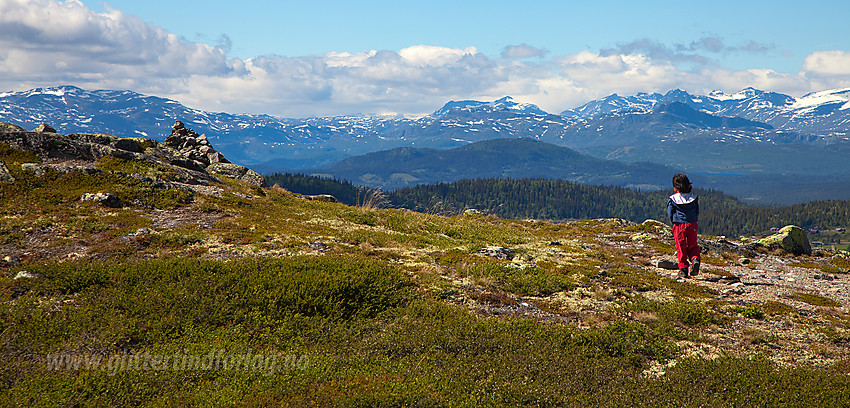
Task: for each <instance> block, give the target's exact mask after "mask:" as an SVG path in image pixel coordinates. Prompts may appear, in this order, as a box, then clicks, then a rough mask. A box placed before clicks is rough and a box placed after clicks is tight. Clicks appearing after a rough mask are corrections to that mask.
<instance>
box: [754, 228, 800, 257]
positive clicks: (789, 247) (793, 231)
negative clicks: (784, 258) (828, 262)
mask: <svg viewBox="0 0 850 408" xmlns="http://www.w3.org/2000/svg"><path fill="white" fill-rule="evenodd" d="M757 243H758V244H759V245H763V246H765V247H767V248H769V249H782V250H783V251H785V252H788V253H791V254H794V255H801V254H807V255H810V254H811V253H812V245H811V244H810V243H809V238H808V236H807V235H806V231H805V230H803V229H802V228H800V227H798V226H796V225H787V226H785V227H783V228H782V229H780V230H779V232H778V233H776V234H773V235H771V236H769V237H766V238H762V239H760V240H758V241H757Z"/></svg>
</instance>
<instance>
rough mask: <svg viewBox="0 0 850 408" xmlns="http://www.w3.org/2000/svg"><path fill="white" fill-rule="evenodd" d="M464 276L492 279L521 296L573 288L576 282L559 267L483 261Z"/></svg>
mask: <svg viewBox="0 0 850 408" xmlns="http://www.w3.org/2000/svg"><path fill="white" fill-rule="evenodd" d="M461 274H462V275H463V276H470V277H472V278H473V279H477V280H483V281H491V282H493V284H494V286H495V287H497V288H499V289H501V290H504V291H506V292H509V293H513V294H517V295H520V296H547V295H550V294H552V293H555V292H560V291H563V290H572V289H575V287H576V282H575V280H573V279H572V278H570V277H569V276H567V275H566V274H564V273H562V272H560V271H558V270H557V269H543V268H540V267H537V266H527V267H518V266H514V265H511V264H502V263H496V262H483V263H481V264H477V265H471V266H469V267H468V268H466V270H465V271H461Z"/></svg>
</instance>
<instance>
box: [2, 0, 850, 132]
mask: <svg viewBox="0 0 850 408" xmlns="http://www.w3.org/2000/svg"><path fill="white" fill-rule="evenodd" d="M848 19H850V1H847V0H808V1H801V0H795V1H786V0H770V1H762V0H747V1H741V0H734V1H726V0H714V1H700V2H695V1H682V0H679V1H653V0H644V1H626V0H620V1H611V0H594V1H586V0H583V1H571V0H560V1H555V0H525V1H516V0H513V1H502V0H490V1H479V0H466V1H464V0H452V1H449V0H428V1H417V2H413V1H404V0H393V1H384V0H380V1H351V0H348V1H341V0H311V1H304V0H300V1H289V0H279V1H261V0H240V1H235V2H233V1H226V2H225V1H221V2H216V1H210V0H205V1H200V0H185V1H183V0H170V1H165V0H145V1H139V0H107V1H101V0H96V1H94V0H92V1H90V0H85V1H78V0H68V1H57V0H0V92H2V91H23V90H28V89H32V88H36V87H46V86H58V85H74V86H78V87H81V88H85V89H120V90H125V89H126V90H132V91H135V92H140V93H144V94H148V95H155V96H160V97H165V98H171V99H175V100H177V101H180V102H181V103H183V104H184V105H187V106H189V107H192V108H196V109H203V110H209V111H225V112H230V113H254V114H271V115H275V116H281V117H310V116H335V115H352V114H369V115H393V114H399V115H405V116H412V117H415V116H422V115H426V114H429V113H431V112H433V111H435V110H437V109H439V108H440V107H441V106H442V105H443V104H445V103H446V102H448V101H451V100H469V99H472V100H480V101H492V100H496V99H499V98H501V97H503V96H511V97H513V98H514V100H515V101H518V102H527V103H533V104H536V105H538V106H539V107H540V108H542V109H544V110H546V111H548V112H552V113H559V112H561V111H563V110H565V109H570V108H574V107H577V106H580V105H582V104H584V103H586V102H588V101H590V100H593V99H598V98H603V97H605V96H608V95H610V94H612V93H617V94H620V95H634V94H637V93H639V92H661V93H664V92H667V91H669V90H671V89H683V90H686V91H688V92H691V93H695V94H707V93H709V92H711V91H714V90H720V91H723V92H727V93H734V92H737V91H739V90H741V89H744V88H747V87H754V88H757V89H762V90H766V91H773V92H781V93H785V94H788V95H792V96H795V97H800V96H803V95H805V94H806V93H809V92H814V91H822V90H827V89H836V88H847V87H850V35H847V34H848V29H847V27H848V25H847V21H848Z"/></svg>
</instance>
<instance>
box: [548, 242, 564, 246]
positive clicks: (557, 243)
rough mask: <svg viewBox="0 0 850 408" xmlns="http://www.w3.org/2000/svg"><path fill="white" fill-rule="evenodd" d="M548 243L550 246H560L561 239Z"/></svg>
mask: <svg viewBox="0 0 850 408" xmlns="http://www.w3.org/2000/svg"><path fill="white" fill-rule="evenodd" d="M549 245H551V246H561V245H563V244H561V241H552V242H550V243H549Z"/></svg>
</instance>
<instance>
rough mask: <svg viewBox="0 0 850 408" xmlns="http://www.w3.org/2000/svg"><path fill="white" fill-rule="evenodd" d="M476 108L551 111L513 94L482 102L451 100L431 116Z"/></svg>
mask: <svg viewBox="0 0 850 408" xmlns="http://www.w3.org/2000/svg"><path fill="white" fill-rule="evenodd" d="M474 109H490V110H510V111H514V112H518V113H530V114H535V115H548V114H549V113H548V112H546V111H544V110H542V109H540V108H539V107H537V105H534V104H531V103H521V102H516V101H514V98H513V97H511V96H503V97H502V98H499V99H496V100H495V101H493V102H481V101H474V100H466V101H449V102H448V103H446V104H445V105H443V107H442V108H440V109H438V110H436V111H434V113H432V114H431V116H434V117H440V116H445V115H446V114H448V113H449V112H451V111H453V110H474Z"/></svg>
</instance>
